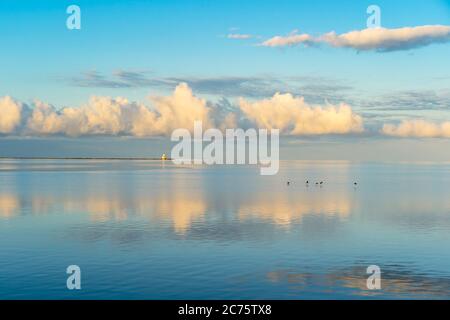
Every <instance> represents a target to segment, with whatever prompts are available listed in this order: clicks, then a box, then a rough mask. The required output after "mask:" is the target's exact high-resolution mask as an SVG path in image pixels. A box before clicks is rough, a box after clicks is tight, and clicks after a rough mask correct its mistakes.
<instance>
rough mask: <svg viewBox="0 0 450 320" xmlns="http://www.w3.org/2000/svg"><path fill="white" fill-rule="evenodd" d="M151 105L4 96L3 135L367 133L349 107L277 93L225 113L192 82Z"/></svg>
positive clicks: (0, 107) (1, 109)
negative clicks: (198, 124) (199, 126)
mask: <svg viewBox="0 0 450 320" xmlns="http://www.w3.org/2000/svg"><path fill="white" fill-rule="evenodd" d="M150 101H151V103H152V107H148V106H146V105H144V104H142V103H137V102H130V101H128V100H127V99H126V98H122V97H117V98H111V97H92V98H91V99H90V100H89V101H88V103H87V104H85V105H82V106H80V107H65V108H62V109H57V108H55V107H54V106H52V105H49V104H46V103H43V102H40V101H36V102H34V103H33V105H32V106H24V107H23V108H22V106H21V104H19V103H18V102H15V101H14V100H12V99H11V98H9V97H4V98H1V99H0V133H3V134H9V135H21V136H49V135H64V136H71V137H77V136H84V135H113V136H115V135H128V136H139V137H143V136H169V135H170V134H171V133H172V131H173V130H174V129H177V128H186V129H188V130H192V129H193V123H194V121H196V120H201V121H202V122H203V126H204V128H211V127H217V128H221V129H225V128H234V127H236V126H238V124H244V126H245V124H247V126H248V124H249V122H250V123H253V124H254V125H255V126H256V127H260V128H269V129H271V128H278V129H280V130H281V133H283V134H290V135H304V134H305V135H313V134H345V133H351V132H360V131H363V123H362V122H363V121H362V118H361V117H360V116H359V115H357V114H355V113H354V112H353V111H352V109H351V108H350V107H349V106H348V105H346V104H340V105H337V106H335V105H325V106H314V105H309V104H307V103H306V102H305V101H304V98H303V97H294V96H293V95H291V94H279V93H277V94H275V95H274V96H273V97H272V98H270V99H263V100H257V101H253V102H249V101H247V100H245V99H240V100H239V107H238V108H234V107H233V108H231V109H224V110H222V109H221V108H220V106H219V105H213V104H212V103H209V102H207V101H206V100H204V99H201V98H198V97H196V96H195V95H194V94H193V93H192V90H191V89H190V88H189V86H188V85H187V84H185V83H181V84H179V85H178V86H177V87H176V88H175V90H174V92H173V93H172V94H171V95H169V96H157V97H151V98H150ZM18 128H20V130H18Z"/></svg>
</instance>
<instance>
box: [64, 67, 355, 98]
mask: <svg viewBox="0 0 450 320" xmlns="http://www.w3.org/2000/svg"><path fill="white" fill-rule="evenodd" d="M182 82H183V83H187V84H188V85H189V87H191V88H192V89H193V90H194V91H195V92H197V93H200V94H209V95H218V96H225V97H248V98H264V97H270V96H273V95H274V94H275V93H277V92H282V93H284V92H289V93H292V94H294V95H301V96H303V97H304V98H305V100H306V101H308V102H311V103H323V102H324V101H325V100H326V101H329V102H332V103H338V102H342V101H344V100H345V98H346V95H345V92H346V91H348V90H351V89H352V87H351V86H349V85H348V84H346V83H345V82H344V81H342V80H340V79H328V78H323V77H319V76H297V77H278V76H271V75H256V76H217V77H198V76H178V77H158V76H155V75H152V74H150V73H149V72H145V71H144V72H138V71H128V70H120V71H116V72H113V73H112V74H111V75H109V76H104V75H103V74H101V73H99V72H92V71H91V72H85V73H83V74H82V75H81V76H77V77H72V78H70V79H69V83H70V84H71V85H74V86H82V87H91V88H146V87H147V88H151V87H153V88H164V89H169V90H173V89H174V88H175V87H176V86H177V85H178V84H179V83H182Z"/></svg>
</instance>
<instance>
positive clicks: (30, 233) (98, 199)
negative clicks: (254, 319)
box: [0, 160, 450, 299]
mask: <svg viewBox="0 0 450 320" xmlns="http://www.w3.org/2000/svg"><path fill="white" fill-rule="evenodd" d="M288 179H289V180H291V181H293V183H292V184H291V185H290V186H287V185H286V181H287V180H288ZM306 179H309V180H310V181H316V180H324V181H325V183H324V185H323V187H316V186H315V185H312V186H309V187H306V186H305V183H304V181H305V180H306ZM354 181H358V183H359V184H358V186H357V187H356V188H355V187H353V182H354ZM449 194H450V164H409V163H403V164H389V163H350V162H301V161H298V162H295V161H293V162H282V164H281V168H280V173H279V174H278V175H276V176H260V175H259V169H258V168H256V167H247V166H229V167H226V166H215V167H181V166H175V165H172V164H171V163H169V162H165V163H161V162H159V161H100V160H98V161H86V160H78V161H75V160H0V298H3V299H5V298H7V299H17V298H33V299H34V298H38V299H54V298H86V299H91V298H102V299H119V298H120V299H122V298H123V299H135V298H139V299H203V298H205V299H206V298H210V299H211V298H234V299H243V298H250V299H252V298H255V299H256V298H258V299H260V298H271V299H273V298H275V299H281V298H283V299H304V298H338V299H341V298H344V299H347V298H450V196H449ZM71 264H76V265H79V266H80V267H81V270H82V290H80V291H69V290H67V289H66V278H67V275H66V273H65V270H66V267H67V266H68V265H71ZM371 264H375V265H378V266H379V267H380V268H381V271H382V290H379V291H370V290H367V288H366V278H367V275H366V268H367V266H369V265H371Z"/></svg>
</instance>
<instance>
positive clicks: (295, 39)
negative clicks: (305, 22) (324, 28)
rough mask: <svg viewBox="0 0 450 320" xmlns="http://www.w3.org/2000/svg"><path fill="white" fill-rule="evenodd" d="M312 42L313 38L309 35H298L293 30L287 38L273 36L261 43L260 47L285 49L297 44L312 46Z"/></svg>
mask: <svg viewBox="0 0 450 320" xmlns="http://www.w3.org/2000/svg"><path fill="white" fill-rule="evenodd" d="M314 41H315V40H314V37H312V36H311V35H309V34H306V33H302V34H298V31H297V30H294V31H292V32H291V33H290V34H289V35H287V36H275V37H273V38H270V39H268V40H266V41H264V42H263V43H261V45H262V46H265V47H286V46H296V45H299V44H306V45H307V44H312V43H314Z"/></svg>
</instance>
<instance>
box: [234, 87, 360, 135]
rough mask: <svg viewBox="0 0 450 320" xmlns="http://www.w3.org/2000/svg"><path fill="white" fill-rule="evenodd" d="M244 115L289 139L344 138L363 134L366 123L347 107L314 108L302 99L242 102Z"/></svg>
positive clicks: (287, 96) (287, 97)
mask: <svg viewBox="0 0 450 320" xmlns="http://www.w3.org/2000/svg"><path fill="white" fill-rule="evenodd" d="M239 106H240V109H241V111H242V112H243V113H244V115H245V116H246V117H247V118H248V119H249V120H251V121H252V122H254V123H255V124H256V125H257V126H258V127H261V128H267V129H272V128H277V129H280V132H281V133H284V134H290V135H315V134H345V133H351V132H361V131H363V130H364V129H363V120H362V118H361V117H360V116H359V115H357V114H355V113H354V112H353V111H352V109H351V108H350V107H349V106H348V105H346V104H340V105H338V106H334V105H327V106H311V105H309V104H307V103H306V102H305V101H304V99H303V97H294V96H292V95H291V94H289V93H287V94H280V93H277V94H275V95H274V96H273V97H272V98H270V99H263V100H259V101H256V102H249V101H247V100H245V99H240V102H239Z"/></svg>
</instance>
